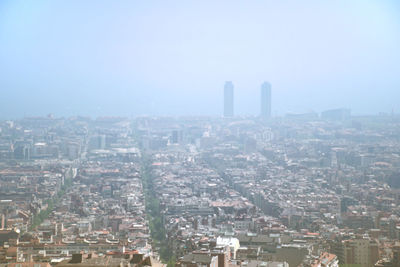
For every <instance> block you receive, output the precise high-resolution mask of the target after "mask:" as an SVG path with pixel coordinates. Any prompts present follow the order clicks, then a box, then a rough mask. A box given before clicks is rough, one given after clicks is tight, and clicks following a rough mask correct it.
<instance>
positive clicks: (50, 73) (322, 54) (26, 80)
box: [0, 0, 400, 118]
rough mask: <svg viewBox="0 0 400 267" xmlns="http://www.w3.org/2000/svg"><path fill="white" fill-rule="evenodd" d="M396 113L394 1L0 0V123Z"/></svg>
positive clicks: (398, 73)
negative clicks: (265, 100) (264, 91)
mask: <svg viewBox="0 0 400 267" xmlns="http://www.w3.org/2000/svg"><path fill="white" fill-rule="evenodd" d="M226 80H231V81H233V83H234V85H235V113H236V114H242V115H258V114H259V109H260V100H259V97H260V85H261V83H262V82H263V81H269V82H270V83H271V84H272V96H273V101H272V105H273V107H272V111H273V114H284V113H287V112H307V111H317V112H319V111H321V110H324V109H329V108H336V107H348V108H351V109H352V111H353V113H355V114H373V113H378V112H380V111H383V112H391V111H392V109H393V110H394V112H396V113H400V1H398V0H393V1H385V0H375V1H372V0H359V1H356V0H354V1H353V0H343V1H322V0H315V1H312V0H302V1H297V0H293V1H285V0H275V1H218V0H212V1H205V0H202V1H190V0H182V1H165V0H162V1H151V0H146V1H114V0H113V1H98V0H96V1H88V0H84V1H81V0H75V1H73V0H65V1H61V0H60V1H15V0H9V1H8V0H0V92H1V94H0V118H16V117H22V116H33V115H35V116H36V115H46V114H48V113H53V114H54V115H56V116H69V115H77V114H81V115H90V116H98V115H127V116H131V115H142V114H149V115H163V114H164V115H221V114H222V111H223V85H224V82H225V81H226Z"/></svg>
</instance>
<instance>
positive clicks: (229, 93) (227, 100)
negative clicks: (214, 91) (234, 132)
mask: <svg viewBox="0 0 400 267" xmlns="http://www.w3.org/2000/svg"><path fill="white" fill-rule="evenodd" d="M224 117H233V83H232V82H230V81H229V82H225V86H224Z"/></svg>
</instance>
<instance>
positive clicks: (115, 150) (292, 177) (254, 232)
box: [0, 82, 400, 267]
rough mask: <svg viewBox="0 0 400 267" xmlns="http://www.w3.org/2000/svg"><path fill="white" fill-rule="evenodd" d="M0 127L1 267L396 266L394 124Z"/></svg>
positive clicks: (49, 122) (399, 124)
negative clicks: (165, 266) (166, 266)
mask: <svg viewBox="0 0 400 267" xmlns="http://www.w3.org/2000/svg"><path fill="white" fill-rule="evenodd" d="M270 90H271V88H270V85H269V84H268V83H264V84H263V85H262V88H261V99H263V100H262V103H261V109H262V110H261V116H260V117H235V116H234V114H233V84H232V83H231V82H227V83H226V85H225V102H224V105H225V109H224V117H145V116H143V117H136V118H120V117H99V118H96V119H91V118H88V117H69V118H56V117H53V116H52V115H49V116H47V117H26V118H23V119H19V120H5V121H1V122H0V129H1V131H0V160H1V162H0V164H1V165H0V219H1V220H0V266H16V267H17V266H20V267H22V266H35V267H36V266H37V267H38V266H149V265H150V266H163V265H168V266H174V265H175V266H188V267H189V266H210V267H217V266H219V267H221V266H222V267H227V266H231V267H234V266H248V267H250V266H251V267H253V266H254V267H255V266H267V267H292V266H302V267H320V266H321V267H336V266H339V265H340V266H361V267H398V266H400V265H399V264H400V205H399V204H400V170H399V168H400V117H399V116H398V115H393V114H380V115H378V116H351V114H350V110H346V109H337V110H329V111H326V112H322V113H321V114H317V113H305V114H288V115H286V116H284V117H274V118H271V113H270V108H271V91H270Z"/></svg>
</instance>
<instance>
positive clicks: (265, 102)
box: [261, 82, 271, 119]
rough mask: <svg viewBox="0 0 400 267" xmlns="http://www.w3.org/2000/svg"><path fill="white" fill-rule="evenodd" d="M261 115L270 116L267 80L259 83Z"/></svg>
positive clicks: (266, 117)
mask: <svg viewBox="0 0 400 267" xmlns="http://www.w3.org/2000/svg"><path fill="white" fill-rule="evenodd" d="M261 117H262V118H264V119H268V118H271V84H270V83H268V82H264V83H263V84H262V85H261Z"/></svg>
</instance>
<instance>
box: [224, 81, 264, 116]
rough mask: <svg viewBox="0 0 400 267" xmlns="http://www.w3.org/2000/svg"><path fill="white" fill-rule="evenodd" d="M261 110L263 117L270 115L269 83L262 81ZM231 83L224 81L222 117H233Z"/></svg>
mask: <svg viewBox="0 0 400 267" xmlns="http://www.w3.org/2000/svg"><path fill="white" fill-rule="evenodd" d="M260 96H261V112H260V116H261V118H263V119H268V118H270V117H271V84H270V83H268V82H264V83H263V84H262V85H261V94H260ZM233 114H234V113H233V83H232V82H231V81H228V82H225V86H224V117H233Z"/></svg>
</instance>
